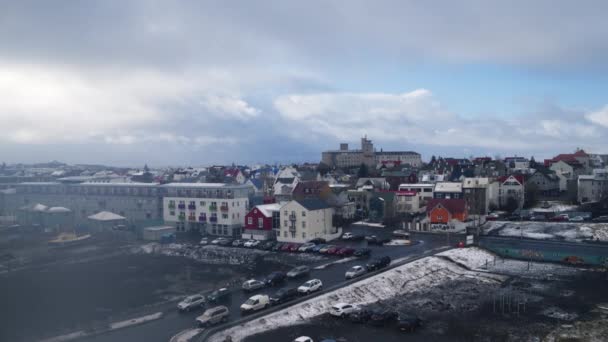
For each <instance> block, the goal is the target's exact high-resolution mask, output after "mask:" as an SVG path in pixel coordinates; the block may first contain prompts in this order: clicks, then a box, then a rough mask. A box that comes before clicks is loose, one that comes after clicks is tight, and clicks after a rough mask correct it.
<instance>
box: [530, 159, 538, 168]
mask: <svg viewBox="0 0 608 342" xmlns="http://www.w3.org/2000/svg"><path fill="white" fill-rule="evenodd" d="M530 168H532V169H536V168H538V164H537V163H536V160H534V156H532V158H530Z"/></svg>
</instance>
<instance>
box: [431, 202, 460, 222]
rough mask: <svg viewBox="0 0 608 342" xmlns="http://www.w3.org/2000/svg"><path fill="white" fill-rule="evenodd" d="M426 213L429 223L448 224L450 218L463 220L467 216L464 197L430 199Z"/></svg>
mask: <svg viewBox="0 0 608 342" xmlns="http://www.w3.org/2000/svg"><path fill="white" fill-rule="evenodd" d="M426 213H427V216H428V218H429V221H430V223H431V225H448V224H449V223H450V222H451V221H452V220H456V221H460V222H464V221H466V219H467V218H468V211H467V206H466V201H465V200H464V199H442V198H435V199H432V200H430V201H429V203H427V206H426Z"/></svg>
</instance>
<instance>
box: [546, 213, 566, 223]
mask: <svg viewBox="0 0 608 342" xmlns="http://www.w3.org/2000/svg"><path fill="white" fill-rule="evenodd" d="M549 221H551V222H565V221H568V214H559V215H555V216H553V217H552V218H551V219H550V220H549Z"/></svg>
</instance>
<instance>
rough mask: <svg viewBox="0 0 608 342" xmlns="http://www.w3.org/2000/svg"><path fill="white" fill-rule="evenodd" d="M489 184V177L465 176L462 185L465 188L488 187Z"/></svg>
mask: <svg viewBox="0 0 608 342" xmlns="http://www.w3.org/2000/svg"><path fill="white" fill-rule="evenodd" d="M488 184H490V179H489V178H487V177H474V178H465V179H464V180H463V181H462V187H463V188H465V189H466V188H479V187H486V186H487V185H488Z"/></svg>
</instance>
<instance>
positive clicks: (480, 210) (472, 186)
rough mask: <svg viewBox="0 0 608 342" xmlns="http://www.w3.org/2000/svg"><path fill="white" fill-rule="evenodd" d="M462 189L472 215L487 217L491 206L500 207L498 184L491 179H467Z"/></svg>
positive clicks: (463, 182)
mask: <svg viewBox="0 0 608 342" xmlns="http://www.w3.org/2000/svg"><path fill="white" fill-rule="evenodd" d="M462 189H463V195H464V197H463V198H464V200H465V201H466V202H467V209H468V212H469V214H471V215H486V214H488V213H489V212H490V206H491V205H493V206H498V183H497V182H493V181H491V179H490V178H465V179H464V180H463V181H462Z"/></svg>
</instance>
